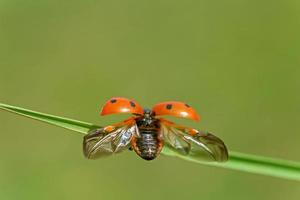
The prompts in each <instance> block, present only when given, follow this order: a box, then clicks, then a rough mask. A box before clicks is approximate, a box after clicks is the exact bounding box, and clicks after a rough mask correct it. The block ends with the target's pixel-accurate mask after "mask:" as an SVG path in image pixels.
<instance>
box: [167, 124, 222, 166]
mask: <svg viewBox="0 0 300 200" xmlns="http://www.w3.org/2000/svg"><path fill="white" fill-rule="evenodd" d="M189 130H191V129H189V128H184V127H179V128H178V127H176V126H175V125H174V126H172V125H170V124H165V123H163V122H162V123H161V133H162V135H163V137H164V140H165V145H167V146H169V148H170V149H171V150H173V151H176V152H178V153H180V154H183V155H189V156H192V157H194V158H196V159H198V160H202V161H217V162H224V161H226V160H228V151H227V148H226V146H225V144H224V142H223V141H222V140H221V139H219V138H218V137H216V136H214V135H213V134H211V133H205V132H202V131H197V130H195V129H193V132H195V134H193V135H191V134H189Z"/></svg>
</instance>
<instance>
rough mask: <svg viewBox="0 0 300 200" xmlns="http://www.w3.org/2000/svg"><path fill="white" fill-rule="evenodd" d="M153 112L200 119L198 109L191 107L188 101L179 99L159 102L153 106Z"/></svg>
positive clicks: (158, 114)
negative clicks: (184, 101)
mask: <svg viewBox="0 0 300 200" xmlns="http://www.w3.org/2000/svg"><path fill="white" fill-rule="evenodd" d="M152 112H153V113H154V114H155V115H156V116H161V115H170V116H175V117H183V118H188V119H192V120H194V121H199V120H200V116H199V115H198V114H197V113H196V111H195V110H194V109H193V108H192V107H190V106H189V105H188V104H186V103H182V102H178V101H168V102H162V103H158V104H156V105H154V106H153V107H152Z"/></svg>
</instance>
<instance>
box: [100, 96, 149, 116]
mask: <svg viewBox="0 0 300 200" xmlns="http://www.w3.org/2000/svg"><path fill="white" fill-rule="evenodd" d="M115 113H133V114H139V115H142V114H144V110H143V108H142V107H141V106H140V105H139V104H138V103H137V102H135V101H134V100H130V99H127V98H123V97H113V98H111V99H109V100H108V101H107V102H106V103H105V104H104V106H103V107H102V110H101V113H100V114H101V115H109V114H115Z"/></svg>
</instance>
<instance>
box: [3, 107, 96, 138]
mask: <svg viewBox="0 0 300 200" xmlns="http://www.w3.org/2000/svg"><path fill="white" fill-rule="evenodd" d="M0 109H3V110H6V111H9V112H12V113H15V114H18V115H22V116H25V117H29V118H31V119H35V120H38V121H42V122H46V123H49V124H52V125H55V126H59V127H62V128H66V129H69V130H72V131H75V132H79V133H84V134H86V133H87V132H88V131H89V130H91V129H93V128H95V127H97V126H96V125H93V124H90V123H87V122H81V121H77V120H74V119H68V118H64V117H58V116H54V115H49V114H45V113H41V112H36V111H32V110H28V109H24V108H20V107H16V106H11V105H7V104H3V103H0Z"/></svg>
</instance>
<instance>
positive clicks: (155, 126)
mask: <svg viewBox="0 0 300 200" xmlns="http://www.w3.org/2000/svg"><path fill="white" fill-rule="evenodd" d="M136 124H137V127H138V130H139V137H137V138H136V139H135V141H134V142H133V149H134V150H135V152H136V153H137V154H138V155H139V156H140V157H141V158H143V159H145V160H153V159H154V158H156V157H157V155H158V154H159V153H160V151H161V149H162V144H163V142H162V140H161V137H160V135H159V130H160V125H159V121H158V120H157V119H155V118H154V117H153V116H152V114H151V111H150V110H148V109H145V113H144V116H143V117H141V118H138V119H137V120H136Z"/></svg>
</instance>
